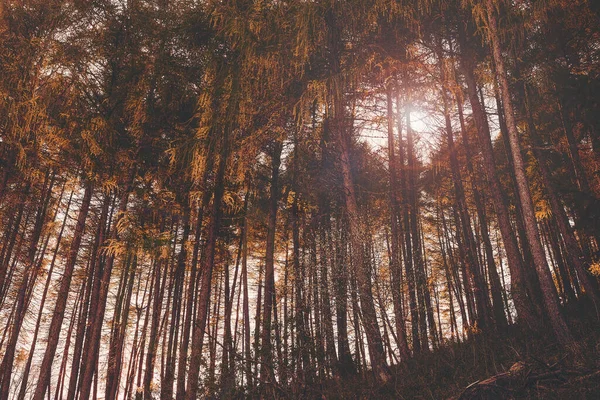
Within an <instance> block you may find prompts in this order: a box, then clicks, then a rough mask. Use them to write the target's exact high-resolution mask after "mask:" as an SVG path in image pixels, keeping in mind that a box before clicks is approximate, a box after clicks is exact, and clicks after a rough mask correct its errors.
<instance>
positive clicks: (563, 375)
mask: <svg viewBox="0 0 600 400" xmlns="http://www.w3.org/2000/svg"><path fill="white" fill-rule="evenodd" d="M586 308H587V310H584V309H586ZM565 313H566V315H567V318H568V322H569V324H570V326H571V329H572V332H573V334H574V337H575V341H576V343H575V344H574V345H573V346H572V347H571V349H575V350H565V349H563V348H561V347H560V346H558V345H557V344H556V343H555V342H553V341H552V340H551V339H550V338H548V337H544V336H541V335H534V334H531V333H527V334H524V333H523V332H522V331H521V330H519V329H518V327H515V326H513V327H512V328H511V329H510V331H508V332H506V333H504V334H496V335H475V336H474V337H472V338H471V339H470V340H467V341H465V342H462V343H449V344H446V345H444V346H443V347H441V348H439V349H436V350H434V351H431V352H429V353H427V354H421V355H419V356H417V357H415V358H414V359H412V360H410V361H409V362H408V363H406V364H405V365H403V366H398V367H394V370H393V375H394V377H393V379H392V381H391V382H389V383H388V384H386V385H384V386H380V385H379V386H378V385H376V384H374V383H373V382H372V380H370V379H367V378H362V379H359V378H355V379H353V380H350V381H341V382H329V383H327V384H325V385H322V386H319V387H314V386H313V387H311V388H310V389H308V390H306V391H304V393H302V395H300V396H292V397H299V398H327V399H338V398H339V399H379V398H383V399H435V400H437V399H453V400H471V399H571V400H580V399H600V323H599V321H598V317H597V316H596V313H595V312H594V311H592V310H590V309H589V307H582V306H581V305H574V306H572V307H570V308H569V309H567V310H565ZM574 354H578V355H574Z"/></svg>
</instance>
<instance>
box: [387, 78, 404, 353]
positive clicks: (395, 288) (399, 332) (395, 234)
mask: <svg viewBox="0 0 600 400" xmlns="http://www.w3.org/2000/svg"><path fill="white" fill-rule="evenodd" d="M386 94H387V121H388V126H387V129H388V168H389V170H390V216H391V229H392V237H391V240H390V242H391V246H390V249H391V251H390V255H391V256H390V271H391V277H392V282H391V283H392V288H391V291H392V301H393V306H394V319H395V322H396V336H397V338H398V347H399V349H400V358H401V360H402V361H406V360H408V359H409V358H410V350H409V348H408V341H407V340H406V326H405V324H404V312H403V310H402V301H401V296H402V267H401V261H400V246H399V245H400V243H401V242H402V239H401V233H400V229H399V225H400V223H401V214H400V205H399V197H400V195H399V193H398V181H397V177H396V172H397V170H398V166H397V165H396V154H395V149H396V144H395V141H394V109H393V97H392V89H391V88H388V89H387V92H386Z"/></svg>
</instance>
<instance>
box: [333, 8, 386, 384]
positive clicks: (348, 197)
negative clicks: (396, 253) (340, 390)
mask: <svg viewBox="0 0 600 400" xmlns="http://www.w3.org/2000/svg"><path fill="white" fill-rule="evenodd" d="M325 20H326V23H327V36H328V46H329V52H330V62H331V65H330V67H331V72H332V77H331V81H332V82H331V87H330V92H331V94H332V99H333V109H332V111H333V115H332V130H333V133H334V138H335V142H336V145H337V147H338V151H339V155H340V167H341V170H342V188H343V189H342V190H343V193H344V202H345V209H346V214H347V218H348V225H349V228H350V229H349V233H350V240H351V242H352V258H353V261H354V266H355V270H356V279H357V286H358V292H359V296H360V303H361V311H362V321H363V326H364V329H365V333H366V336H367V342H368V344H369V354H370V356H371V366H372V368H373V371H374V373H375V377H376V379H377V381H379V382H381V383H385V382H387V381H389V380H390V378H391V374H390V371H389V369H388V366H387V364H386V361H385V354H384V350H383V342H382V338H381V332H380V331H379V325H378V323H377V312H376V310H375V303H374V301H373V297H372V296H371V294H370V290H369V289H370V287H371V282H370V268H371V266H370V263H369V262H368V260H367V259H366V257H365V254H364V239H363V238H362V234H363V228H362V224H361V221H360V216H359V211H358V205H357V202H356V192H355V188H354V182H353V179H352V171H351V167H350V165H351V164H350V149H349V145H350V138H349V137H348V135H347V132H346V129H345V123H346V122H345V117H344V103H343V85H342V82H341V77H340V71H341V65H340V50H341V49H340V46H341V45H342V41H341V30H340V27H339V26H338V20H337V15H336V10H333V9H331V8H330V9H328V10H327V12H326V15H325Z"/></svg>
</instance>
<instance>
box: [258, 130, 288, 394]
mask: <svg viewBox="0 0 600 400" xmlns="http://www.w3.org/2000/svg"><path fill="white" fill-rule="evenodd" d="M282 149H283V146H282V143H281V142H279V141H276V142H274V143H272V149H271V188H270V198H269V217H268V222H267V243H266V253H265V293H264V307H263V320H262V331H261V343H262V345H261V357H260V364H261V368H260V380H261V383H262V384H263V385H265V386H264V390H266V392H265V393H271V395H274V393H275V392H274V391H273V385H274V384H276V381H275V371H274V369H273V354H272V349H271V347H272V346H271V330H272V327H271V318H272V316H273V298H274V293H275V268H274V267H275V230H276V228H277V209H278V205H277V203H278V201H279V184H278V183H279V165H280V164H281V151H282Z"/></svg>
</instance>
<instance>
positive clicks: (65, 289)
mask: <svg viewBox="0 0 600 400" xmlns="http://www.w3.org/2000/svg"><path fill="white" fill-rule="evenodd" d="M91 199H92V184H91V183H90V182H86V183H85V192H84V194H83V199H82V201H81V206H80V207H79V214H78V216H77V225H75V230H74V232H73V240H72V241H71V245H70V248H69V253H68V255H67V261H66V263H65V269H64V272H63V278H62V280H61V283H60V287H59V289H58V294H57V298H56V305H55V306H54V313H53V314H52V321H51V322H50V328H49V329H48V342H47V345H46V351H45V352H44V357H43V358H42V363H41V365H40V376H39V378H38V383H37V385H36V388H35V393H34V395H33V398H34V400H43V399H44V395H45V394H46V387H47V385H48V382H49V379H50V373H51V371H52V361H53V360H54V355H55V354H56V348H57V345H58V339H59V336H60V332H61V326H62V322H63V319H64V316H65V309H66V306H67V299H68V297H69V289H70V287H71V278H72V276H73V270H74V268H75V263H76V261H77V254H78V253H79V247H80V246H81V239H82V238H83V233H84V230H85V222H86V219H87V215H88V211H89V208H90V201H91Z"/></svg>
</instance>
